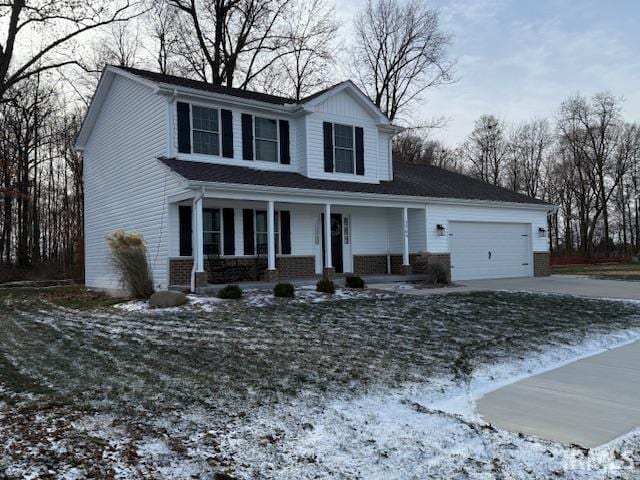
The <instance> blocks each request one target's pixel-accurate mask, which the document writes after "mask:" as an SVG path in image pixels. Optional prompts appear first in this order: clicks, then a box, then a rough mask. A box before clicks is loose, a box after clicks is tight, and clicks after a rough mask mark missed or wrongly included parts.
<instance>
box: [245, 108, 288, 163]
mask: <svg viewBox="0 0 640 480" xmlns="http://www.w3.org/2000/svg"><path fill="white" fill-rule="evenodd" d="M256 118H262V119H264V120H273V121H275V122H276V140H275V142H276V158H277V160H276V161H275V162H272V161H271V160H263V159H261V158H258V149H257V148H256V140H263V141H267V142H273V139H272V138H263V137H260V138H258V136H257V135H256ZM251 123H252V124H253V159H254V160H255V161H257V162H266V163H270V164H274V163H275V164H280V163H282V162H281V161H280V160H281V159H280V119H278V118H274V117H265V116H262V115H253V122H251Z"/></svg>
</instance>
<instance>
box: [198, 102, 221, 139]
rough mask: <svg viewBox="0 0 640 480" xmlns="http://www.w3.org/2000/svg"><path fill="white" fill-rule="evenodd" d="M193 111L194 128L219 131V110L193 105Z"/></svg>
mask: <svg viewBox="0 0 640 480" xmlns="http://www.w3.org/2000/svg"><path fill="white" fill-rule="evenodd" d="M192 109H193V110H192V111H193V114H192V116H193V129H194V130H208V131H210V132H217V131H218V110H216V109H214V108H205V107H198V106H197V105H193V106H192Z"/></svg>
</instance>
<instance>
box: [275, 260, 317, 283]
mask: <svg viewBox="0 0 640 480" xmlns="http://www.w3.org/2000/svg"><path fill="white" fill-rule="evenodd" d="M276 268H277V269H278V276H279V277H280V278H301V277H313V276H314V275H315V274H316V257H314V256H313V255H309V256H306V255H286V256H282V257H278V258H277V259H276Z"/></svg>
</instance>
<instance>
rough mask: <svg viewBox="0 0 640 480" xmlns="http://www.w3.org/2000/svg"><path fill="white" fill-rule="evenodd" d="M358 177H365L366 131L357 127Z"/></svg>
mask: <svg viewBox="0 0 640 480" xmlns="http://www.w3.org/2000/svg"><path fill="white" fill-rule="evenodd" d="M356 175H364V130H363V129H362V128H361V127H356Z"/></svg>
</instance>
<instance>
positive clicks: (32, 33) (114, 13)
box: [0, 0, 140, 101]
mask: <svg viewBox="0 0 640 480" xmlns="http://www.w3.org/2000/svg"><path fill="white" fill-rule="evenodd" d="M136 7H137V3H134V2H131V0H123V1H121V2H120V1H119V2H105V1H100V0H86V1H83V2H67V1H55V0H12V1H8V2H4V3H3V4H1V5H0V18H2V19H3V21H4V22H5V23H6V25H7V27H6V30H5V34H4V37H3V38H2V40H1V41H0V100H3V101H4V100H5V96H6V94H7V92H8V91H9V89H11V88H12V87H14V86H15V85H17V84H18V83H20V82H21V81H23V80H26V79H28V78H30V77H32V76H34V75H37V74H38V73H40V72H43V71H47V70H52V69H57V68H59V67H62V66H64V65H68V64H73V63H76V59H74V58H71V57H70V55H68V52H69V51H70V44H71V43H72V41H73V40H75V39H76V38H77V37H78V36H80V35H82V34H85V33H87V32H89V31H92V30H95V29H97V28H100V27H103V26H105V25H109V24H113V23H115V22H123V21H127V20H129V19H131V18H133V17H134V16H136V15H138V14H139V13H140V12H139V11H138V10H137V8H136ZM63 49H64V51H63Z"/></svg>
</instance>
